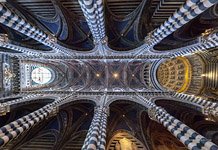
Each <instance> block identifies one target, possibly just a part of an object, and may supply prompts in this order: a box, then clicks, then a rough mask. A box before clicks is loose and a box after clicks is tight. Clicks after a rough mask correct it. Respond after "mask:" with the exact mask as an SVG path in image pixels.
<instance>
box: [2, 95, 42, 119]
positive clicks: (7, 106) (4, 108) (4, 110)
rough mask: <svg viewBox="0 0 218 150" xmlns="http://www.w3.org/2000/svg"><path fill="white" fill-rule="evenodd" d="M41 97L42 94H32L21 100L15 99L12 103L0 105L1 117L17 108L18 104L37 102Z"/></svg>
mask: <svg viewBox="0 0 218 150" xmlns="http://www.w3.org/2000/svg"><path fill="white" fill-rule="evenodd" d="M40 96H41V94H34V95H32V94H30V95H26V96H24V97H22V98H19V99H14V100H11V101H7V102H3V103H0V116H1V115H6V114H7V113H8V112H10V110H11V108H14V107H17V105H18V104H22V103H28V102H31V101H37V100H38V98H39V97H40Z"/></svg>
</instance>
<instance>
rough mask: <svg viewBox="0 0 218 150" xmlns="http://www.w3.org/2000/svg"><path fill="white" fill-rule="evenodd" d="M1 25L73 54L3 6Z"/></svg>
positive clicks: (60, 50) (55, 48)
mask: <svg viewBox="0 0 218 150" xmlns="http://www.w3.org/2000/svg"><path fill="white" fill-rule="evenodd" d="M0 23H2V24H4V25H5V26H7V27H9V28H12V29H14V30H16V31H18V32H20V33H22V34H24V35H26V36H28V37H30V38H33V39H34V40H36V41H38V42H40V43H42V44H44V45H46V46H48V47H51V48H53V49H54V50H56V51H57V52H63V53H64V54H68V55H70V54H71V52H70V50H69V49H67V48H65V47H63V46H61V45H59V44H57V40H56V38H55V37H54V36H52V35H49V34H46V33H45V32H44V31H42V30H40V29H38V28H37V27H35V26H34V25H32V24H30V23H29V22H27V21H26V20H25V19H23V18H21V17H19V16H18V15H16V14H15V13H14V12H12V11H10V10H9V9H8V8H6V7H5V6H4V5H2V4H0Z"/></svg>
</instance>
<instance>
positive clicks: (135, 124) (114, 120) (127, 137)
mask: <svg viewBox="0 0 218 150" xmlns="http://www.w3.org/2000/svg"><path fill="white" fill-rule="evenodd" d="M145 109H146V108H145V107H144V106H142V105H140V104H138V103H135V102H132V101H129V100H116V101H114V102H112V103H111V104H110V115H109V117H108V124H107V131H110V132H107V149H108V150H109V149H114V150H123V149H125V150H126V147H128V150H135V149H139V150H142V149H143V150H146V149H150V148H149V147H150V146H149V144H148V143H149V141H148V140H147V139H145V138H144V135H143V134H144V133H143V131H142V127H141V114H142V112H143V111H144V110H145ZM145 136H146V135H145Z"/></svg>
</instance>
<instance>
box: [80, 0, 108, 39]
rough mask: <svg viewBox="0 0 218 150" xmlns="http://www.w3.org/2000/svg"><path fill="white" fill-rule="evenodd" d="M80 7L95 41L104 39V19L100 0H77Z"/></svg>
mask: <svg viewBox="0 0 218 150" xmlns="http://www.w3.org/2000/svg"><path fill="white" fill-rule="evenodd" d="M79 4H80V7H81V9H82V11H83V14H84V16H85V18H86V21H87V23H88V26H89V28H90V30H91V32H92V35H93V37H94V40H95V42H101V41H102V40H104V39H105V37H106V35H105V20H104V10H103V1H102V0H88V1H87V0H79Z"/></svg>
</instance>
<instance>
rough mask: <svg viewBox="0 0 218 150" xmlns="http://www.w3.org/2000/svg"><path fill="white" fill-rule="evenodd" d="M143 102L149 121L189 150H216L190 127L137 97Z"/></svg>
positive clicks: (153, 104)
mask: <svg viewBox="0 0 218 150" xmlns="http://www.w3.org/2000/svg"><path fill="white" fill-rule="evenodd" d="M138 97H140V99H141V100H142V101H143V102H144V106H145V107H146V108H148V116H149V118H150V119H151V120H154V121H156V122H158V123H160V124H162V125H163V126H164V127H166V129H167V130H168V131H170V132H171V133H172V134H173V135H174V136H175V137H176V138H177V139H178V140H179V141H181V142H182V143H183V144H184V145H185V146H187V148H188V149H190V150H201V149H205V150H217V149H218V146H217V145H216V144H214V143H213V142H210V140H208V139H206V138H205V137H203V136H202V135H200V134H199V133H197V132H196V131H194V130H192V129H191V128H190V127H188V126H187V125H185V124H184V123H182V122H181V121H179V120H178V119H176V118H175V117H173V116H171V115H170V114H169V113H167V111H166V110H164V109H163V108H161V107H158V106H157V105H156V104H155V103H153V102H151V101H149V100H148V99H146V98H144V97H142V96H140V95H138Z"/></svg>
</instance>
